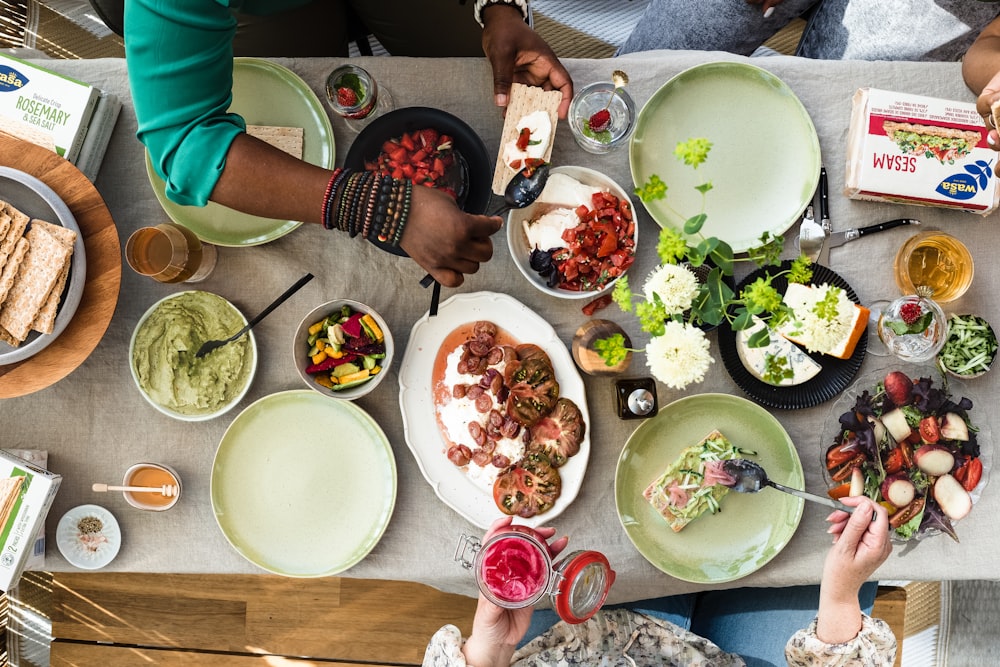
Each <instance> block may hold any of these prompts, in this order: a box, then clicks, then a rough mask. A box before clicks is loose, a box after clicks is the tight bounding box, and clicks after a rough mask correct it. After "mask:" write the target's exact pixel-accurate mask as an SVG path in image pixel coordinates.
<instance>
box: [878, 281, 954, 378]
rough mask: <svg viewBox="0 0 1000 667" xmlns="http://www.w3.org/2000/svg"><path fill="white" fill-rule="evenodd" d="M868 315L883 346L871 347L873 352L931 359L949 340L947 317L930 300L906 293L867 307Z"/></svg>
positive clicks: (939, 307) (922, 359) (909, 359)
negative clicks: (869, 313)
mask: <svg viewBox="0 0 1000 667" xmlns="http://www.w3.org/2000/svg"><path fill="white" fill-rule="evenodd" d="M870 310H871V316H870V317H871V318H872V320H873V321H874V322H875V323H876V331H877V332H878V337H879V340H880V341H881V342H882V344H883V345H884V349H882V348H879V347H878V346H870V347H869V351H871V352H872V353H873V354H875V355H879V356H885V355H886V354H892V355H894V356H896V357H897V358H899V359H901V360H902V361H912V362H920V361H928V360H929V359H933V358H934V357H935V356H936V355H937V353H938V352H940V351H941V348H942V347H943V346H944V344H945V341H946V340H947V339H948V318H947V317H946V316H945V314H944V311H943V310H941V306H939V305H938V304H937V302H935V301H934V300H933V299H929V298H927V297H923V296H920V295H919V294H908V295H906V296H901V297H899V298H898V299H896V300H895V301H893V302H891V303H889V302H886V301H881V302H877V303H874V304H872V305H871V306H870Z"/></svg>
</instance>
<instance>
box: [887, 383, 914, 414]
mask: <svg viewBox="0 0 1000 667" xmlns="http://www.w3.org/2000/svg"><path fill="white" fill-rule="evenodd" d="M883 384H884V385H885V393H886V394H887V395H888V396H889V400H890V401H892V402H893V403H895V404H896V405H897V406H899V405H908V404H909V403H910V401H911V400H912V399H913V380H911V379H910V376H908V375H907V374H906V373H903V372H902V371H892V372H891V373H889V374H888V375H886V376H885V381H884V382H883ZM882 419H883V421H884V420H885V416H884V415H883V417H882Z"/></svg>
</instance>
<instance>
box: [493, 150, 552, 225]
mask: <svg viewBox="0 0 1000 667" xmlns="http://www.w3.org/2000/svg"><path fill="white" fill-rule="evenodd" d="M548 180H549V163H548V162H546V163H544V164H541V165H539V166H537V167H525V168H524V169H522V170H521V171H519V172H517V173H516V174H514V177H513V178H512V179H510V182H509V183H507V187H506V188H504V192H503V205H502V206H501V207H500V208H498V209H497V210H495V211H494V212H492V213H490V214H489V215H490V216H494V215H500V214H501V213H506V212H507V211H509V210H510V209H512V208H524V207H525V206H529V205H531V204H532V203H533V202H534V201H535V200H536V199H538V196H539V195H540V194H542V190H544V189H545V184H546V183H547V182H548Z"/></svg>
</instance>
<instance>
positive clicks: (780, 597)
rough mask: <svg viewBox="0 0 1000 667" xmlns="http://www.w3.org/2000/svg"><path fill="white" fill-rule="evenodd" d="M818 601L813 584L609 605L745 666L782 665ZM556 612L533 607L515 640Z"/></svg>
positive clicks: (552, 619)
mask: <svg viewBox="0 0 1000 667" xmlns="http://www.w3.org/2000/svg"><path fill="white" fill-rule="evenodd" d="M877 590H878V584H877V583H876V582H868V583H866V584H864V585H863V586H862V587H861V590H860V591H859V593H858V600H859V602H860V603H861V609H862V610H864V612H865V613H866V614H871V612H872V607H873V606H874V604H875V593H876V592H877ZM818 606H819V586H792V587H789V588H734V589H730V590H721V591H704V592H701V593H688V594H687V595H673V596H670V597H664V598H657V599H654V600H643V601H641V602H630V603H627V604H621V605H609V606H608V607H606V608H607V609H616V608H626V609H631V610H632V611H636V612H639V613H642V614H646V615H648V616H653V617H656V618H659V619H662V620H665V621H669V622H670V623H673V624H674V625H677V626H680V627H682V628H684V629H685V630H690V631H691V632H693V633H694V634H696V635H699V636H701V637H705V638H706V639H709V640H711V641H712V642H714V643H715V644H716V645H718V646H719V647H720V648H721V649H722V650H724V651H727V652H729V653H736V654H738V655H740V656H741V657H742V658H743V660H745V661H746V663H747V665H748V667H767V666H770V665H785V664H786V662H785V644H786V643H787V642H788V639H789V638H790V637H791V636H792V635H793V634H795V633H796V632H797V631H798V630H801V629H803V628H805V627H806V626H808V625H809V623H811V622H812V619H813V618H814V617H815V616H816V609H817V607H818ZM558 620H559V617H558V616H557V615H556V613H555V612H554V611H552V610H551V609H540V610H536V611H535V613H534V614H532V617H531V626H530V627H529V628H528V632H527V633H526V634H525V636H524V639H523V640H522V641H521V645H523V644H525V643H527V642H529V641H531V640H532V639H534V638H535V637H537V636H538V635H540V634H542V633H543V632H545V631H546V630H548V629H549V628H550V627H551V626H552V625H553V624H554V623H556V622H557V621H558Z"/></svg>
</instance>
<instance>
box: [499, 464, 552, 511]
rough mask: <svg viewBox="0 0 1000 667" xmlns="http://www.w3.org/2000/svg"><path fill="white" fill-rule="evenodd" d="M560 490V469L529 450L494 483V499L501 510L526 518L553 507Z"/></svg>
mask: <svg viewBox="0 0 1000 667" xmlns="http://www.w3.org/2000/svg"><path fill="white" fill-rule="evenodd" d="M561 492H562V478H561V477H560V476H559V471H558V470H557V469H556V468H554V467H553V466H552V464H551V463H550V462H549V460H548V458H546V456H545V455H544V454H542V453H540V452H529V453H528V454H527V455H526V456H525V457H524V458H523V459H521V460H520V461H518V462H517V463H516V464H514V465H513V466H511V467H510V468H507V469H506V470H504V471H503V472H501V473H500V474H499V475H497V478H496V481H495V482H494V483H493V500H494V502H496V505H497V507H498V508H500V511H501V512H503V513H504V514H509V515H511V516H519V517H522V518H525V519H527V518H529V517H533V516H535V515H536V514H541V513H542V512H546V511H548V510H550V509H552V506H553V505H554V504H555V502H556V500H557V499H558V498H559V494H560V493H561Z"/></svg>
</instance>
